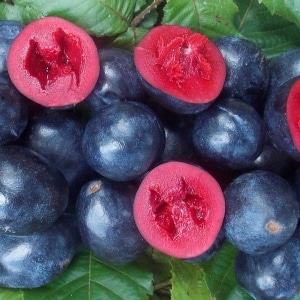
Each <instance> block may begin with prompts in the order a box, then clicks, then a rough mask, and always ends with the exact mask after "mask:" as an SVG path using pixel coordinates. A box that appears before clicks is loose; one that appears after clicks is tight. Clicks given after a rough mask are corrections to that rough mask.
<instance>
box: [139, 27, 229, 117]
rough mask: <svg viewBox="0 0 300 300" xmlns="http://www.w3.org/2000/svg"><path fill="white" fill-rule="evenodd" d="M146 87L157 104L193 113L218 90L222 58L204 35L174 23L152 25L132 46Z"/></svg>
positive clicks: (223, 71) (223, 76)
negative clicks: (134, 46) (136, 44)
mask: <svg viewBox="0 0 300 300" xmlns="http://www.w3.org/2000/svg"><path fill="white" fill-rule="evenodd" d="M134 61H135V64H136V67H137V70H138V72H139V74H140V76H141V81H142V83H143V84H144V86H145V88H146V90H147V91H148V92H149V94H150V95H151V96H152V98H153V100H154V101H157V103H158V104H160V105H162V106H164V107H166V108H168V109H170V110H171V111H175V112H179V113H186V114H190V113H197V112H199V111H202V110H204V109H205V108H207V107H208V106H209V105H210V104H211V103H212V102H213V101H214V100H215V99H216V98H217V96H218V95H219V94H220V92H221V90H222V87H223V84H224V81H225V76H226V67H225V61H224V59H223V56H222V54H221V52H220V51H219V50H218V48H217V47H216V46H215V45H214V44H213V43H212V42H211V41H210V40H209V39H208V38H207V37H206V36H204V35H202V34H200V33H197V32H193V31H192V30H190V29H188V28H185V27H181V26H177V25H161V26H156V27H154V28H153V29H151V30H150V32H148V34H146V36H145V37H144V38H143V39H142V41H141V42H140V43H139V45H138V46H137V47H136V48H135V50H134Z"/></svg>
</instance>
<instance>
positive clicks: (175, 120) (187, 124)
mask: <svg viewBox="0 0 300 300" xmlns="http://www.w3.org/2000/svg"><path fill="white" fill-rule="evenodd" d="M158 117H159V118H160V120H161V122H162V124H163V127H164V130H165V136H166V143H165V148H164V151H163V153H162V156H161V158H160V163H162V162H167V161H171V160H175V161H184V162H189V163H195V164H197V163H199V159H198V157H199V155H198V153H196V151H195V149H194V144H193V138H192V137H193V135H192V132H193V124H194V119H195V116H193V115H185V114H178V113H174V112H172V111H169V110H165V109H163V110H159V111H158Z"/></svg>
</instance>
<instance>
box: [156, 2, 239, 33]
mask: <svg viewBox="0 0 300 300" xmlns="http://www.w3.org/2000/svg"><path fill="white" fill-rule="evenodd" d="M237 11H238V7H237V6H236V4H235V3H234V2H233V1H232V0H216V1H210V0H201V1H194V0H182V1H177V0H169V1H168V2H167V4H166V6H165V7H164V18H163V21H162V23H163V24H178V25H182V26H186V27H189V28H191V29H193V30H196V31H198V32H202V33H203V34H206V35H208V36H210V37H215V36H220V35H226V34H233V33H234V34H236V33H237V31H236V27H235V24H234V16H235V14H236V13H237Z"/></svg>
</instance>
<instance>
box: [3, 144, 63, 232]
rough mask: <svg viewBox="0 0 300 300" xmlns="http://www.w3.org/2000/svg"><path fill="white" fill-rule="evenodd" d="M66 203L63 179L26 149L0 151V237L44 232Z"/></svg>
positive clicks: (9, 148)
mask: <svg viewBox="0 0 300 300" xmlns="http://www.w3.org/2000/svg"><path fill="white" fill-rule="evenodd" d="M68 200H69V189H68V184H67V181H66V179H65V177H64V176H63V175H62V173H61V172H60V171H58V169H56V168H55V167H53V166H52V165H50V163H49V161H47V160H46V159H45V158H44V157H42V156H40V155H39V154H37V153H36V152H34V151H32V150H30V149H29V148H26V147H22V146H15V145H4V146H2V147H0V203H1V205H0V215H1V219H0V233H6V234H15V235H24V234H31V233H33V232H40V231H43V230H45V229H47V228H48V227H49V226H51V225H52V223H53V222H55V221H56V220H57V219H58V218H59V216H60V215H61V214H62V213H63V212H64V210H65V208H66V206H67V204H68Z"/></svg>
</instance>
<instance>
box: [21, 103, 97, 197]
mask: <svg viewBox="0 0 300 300" xmlns="http://www.w3.org/2000/svg"><path fill="white" fill-rule="evenodd" d="M85 125H86V121H85V120H84V119H83V118H82V117H81V116H80V115H79V114H76V113H75V112H74V111H73V110H53V109H48V108H45V109H42V110H40V111H38V112H36V113H35V114H31V117H30V119H29V122H28V126H27V127H26V130H25V132H24V133H23V135H22V137H21V139H20V140H19V144H22V145H23V146H26V147H28V148H30V149H32V150H34V151H36V152H38V153H40V154H41V155H43V156H44V157H45V158H47V159H48V160H49V161H51V163H52V164H53V165H54V166H55V167H56V168H57V169H58V170H59V171H61V172H62V174H63V175H64V177H65V178H66V180H67V182H68V186H69V191H70V195H71V196H77V193H78V192H79V190H80V186H81V185H82V184H84V183H86V182H87V181H88V180H89V179H91V178H92V176H93V175H94V173H95V172H94V171H93V170H92V169H91V168H90V167H89V165H88V164H87V162H86V161H85V159H84V157H83V154H82V151H81V142H82V137H83V133H84V129H85Z"/></svg>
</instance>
